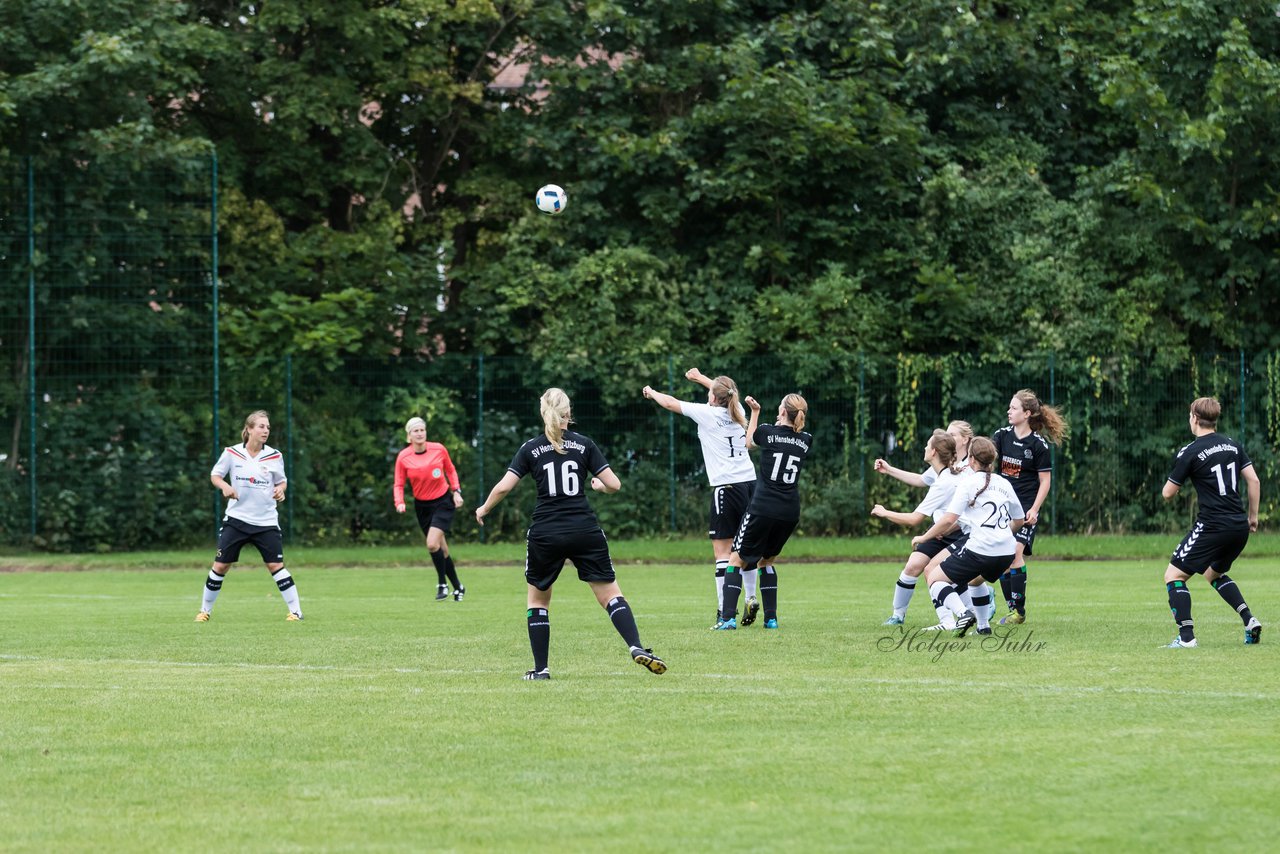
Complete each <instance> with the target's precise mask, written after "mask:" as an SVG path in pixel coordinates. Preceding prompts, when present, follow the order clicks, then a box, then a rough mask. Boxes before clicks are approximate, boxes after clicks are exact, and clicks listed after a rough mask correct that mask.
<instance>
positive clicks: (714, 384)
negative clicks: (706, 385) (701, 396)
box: [711, 377, 747, 428]
mask: <svg viewBox="0 0 1280 854" xmlns="http://www.w3.org/2000/svg"><path fill="white" fill-rule="evenodd" d="M711 396H712V397H714V398H715V401H716V406H723V407H724V408H725V409H727V410H729V417H730V418H732V419H733V420H734V422H735V423H736V424H737V425H738V426H739V427H742V428H746V426H747V416H746V413H744V412H743V411H742V404H741V403H739V402H738V384H737V383H735V382H734V381H733V380H732V379H730V378H729V377H716V378H715V379H714V380H712V381H711Z"/></svg>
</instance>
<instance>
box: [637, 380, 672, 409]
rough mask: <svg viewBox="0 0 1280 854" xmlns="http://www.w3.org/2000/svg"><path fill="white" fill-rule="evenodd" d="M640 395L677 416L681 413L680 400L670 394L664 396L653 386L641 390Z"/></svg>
mask: <svg viewBox="0 0 1280 854" xmlns="http://www.w3.org/2000/svg"><path fill="white" fill-rule="evenodd" d="M640 393H641V394H643V395H644V396H645V397H647V398H648V399H649V400H652V401H653V402H654V403H656V404H658V405H659V406H661V407H662V408H663V409H665V410H667V411H669V412H674V413H675V414H676V415H679V414H680V413H681V410H680V401H679V400H678V399H676V398H674V397H672V396H671V395H669V394H663V393H662V392H660V391H658V390H657V389H655V388H654V387H653V386H645V387H644V388H642V389H641V390H640Z"/></svg>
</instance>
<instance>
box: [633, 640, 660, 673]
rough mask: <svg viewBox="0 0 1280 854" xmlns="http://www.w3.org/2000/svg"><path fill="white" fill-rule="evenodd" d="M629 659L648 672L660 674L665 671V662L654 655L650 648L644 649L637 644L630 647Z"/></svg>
mask: <svg viewBox="0 0 1280 854" xmlns="http://www.w3.org/2000/svg"><path fill="white" fill-rule="evenodd" d="M631 660H632V661H634V662H635V663H636V664H638V665H640V666H641V667H643V668H645V669H646V670H648V671H649V672H650V673H657V674H662V673H666V672H667V663H666V662H665V661H663V660H662V659H661V658H658V656H656V655H654V654H653V650H651V649H644V648H642V647H638V646H633V647H631Z"/></svg>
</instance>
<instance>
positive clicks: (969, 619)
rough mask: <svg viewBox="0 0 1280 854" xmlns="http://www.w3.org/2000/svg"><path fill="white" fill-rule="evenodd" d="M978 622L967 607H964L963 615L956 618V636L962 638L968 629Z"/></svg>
mask: <svg viewBox="0 0 1280 854" xmlns="http://www.w3.org/2000/svg"><path fill="white" fill-rule="evenodd" d="M977 622H978V617H977V615H975V614H974V613H973V612H972V611H970V610H969V609H968V608H966V609H965V612H964V615H963V616H961V617H958V618H957V619H956V637H958V638H962V637H964V636H965V635H967V634H968V633H969V629H971V628H973V626H974V625H975V624H976V623H977Z"/></svg>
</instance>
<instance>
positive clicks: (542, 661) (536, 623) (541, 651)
mask: <svg viewBox="0 0 1280 854" xmlns="http://www.w3.org/2000/svg"><path fill="white" fill-rule="evenodd" d="M525 616H526V617H528V619H529V647H530V649H532V650H533V669H534V670H546V669H547V656H548V655H549V654H550V652H551V615H550V614H548V613H547V609H546V608H530V609H529V610H528V611H526V612H525Z"/></svg>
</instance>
